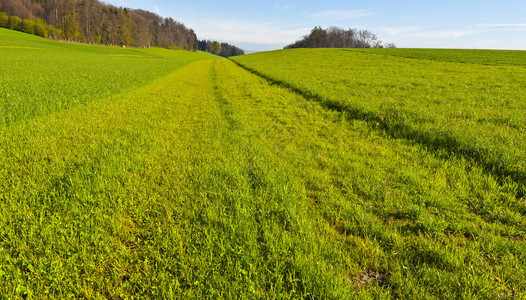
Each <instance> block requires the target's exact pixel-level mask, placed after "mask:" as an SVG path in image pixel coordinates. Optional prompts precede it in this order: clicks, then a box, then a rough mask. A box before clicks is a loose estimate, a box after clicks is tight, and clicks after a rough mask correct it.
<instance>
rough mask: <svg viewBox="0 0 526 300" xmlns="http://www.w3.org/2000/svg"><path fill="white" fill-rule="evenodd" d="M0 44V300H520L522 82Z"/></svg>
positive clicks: (38, 43)
mask: <svg viewBox="0 0 526 300" xmlns="http://www.w3.org/2000/svg"><path fill="white" fill-rule="evenodd" d="M0 37H1V38H0V61H1V64H2V66H5V70H6V72H2V74H1V75H0V76H1V77H0V83H1V84H0V103H1V106H0V107H1V108H2V110H1V111H0V120H4V121H2V122H1V123H0V282H2V283H3V284H1V285H0V298H2V297H5V298H16V297H20V298H24V297H28V298H134V297H136V298H145V297H146V298H199V299H200V298H280V299H281V298H285V299H288V298H314V299H318V298H323V299H326V298H329V299H356V298H362V299H370V298H376V299H390V298H407V299H434V298H437V299H443V298H448V299H449V298H475V299H476V298H481V299H485V298H486V299H497V298H503V299H512V298H521V297H524V296H525V291H526V286H525V282H526V268H525V266H524V263H523V262H524V261H525V259H526V257H525V255H526V254H525V253H526V251H525V250H526V243H525V241H524V237H525V235H526V234H525V231H524V229H525V224H526V223H525V220H526V218H525V216H524V211H525V204H524V203H525V202H524V200H525V199H524V196H523V191H524V182H522V181H521V179H522V178H523V177H521V176H523V175H521V174H523V173H521V172H522V168H523V167H526V166H524V165H521V168H519V167H518V165H517V167H516V168H515V166H514V165H513V163H517V164H518V163H521V162H520V157H521V155H522V151H523V150H522V149H523V148H522V147H521V145H522V144H520V143H523V141H519V139H521V138H524V130H522V129H521V128H522V127H520V126H523V125H526V124H524V123H523V121H524V117H523V114H522V113H521V112H522V111H523V110H524V109H525V106H524V101H523V100H524V87H523V86H522V85H521V83H522V82H523V81H522V80H521V78H522V77H521V76H524V75H523V74H524V72H523V70H524V68H523V67H522V66H514V65H510V64H502V65H496V66H487V65H480V64H459V63H454V62H445V61H443V60H435V59H430V57H429V56H431V55H430V54H426V53H425V52H426V51H424V50H422V53H424V54H422V55H423V56H425V59H408V58H404V57H396V56H393V55H383V54H382V55H378V53H364V52H359V51H348V50H326V49H325V50H288V51H278V52H268V53H262V54H253V55H248V56H243V57H239V58H236V59H235V62H236V63H234V62H233V61H231V60H227V59H216V57H213V56H210V55H207V54H204V53H190V52H184V51H169V50H164V49H145V50H140V49H121V48H106V47H95V46H87V45H78V44H67V43H58V42H53V41H48V40H42V39H38V38H35V37H33V36H29V35H23V34H20V33H16V32H11V31H6V30H0ZM496 53H498V52H496ZM490 55H491V56H492V57H494V56H498V55H497V54H495V53H493V52H491V54H490ZM488 59H489V58H488ZM238 64H240V65H242V66H243V67H240V66H239V65H238ZM247 69H249V70H250V71H248V70H247ZM499 72H500V73H499ZM491 99H493V101H491ZM497 103H500V105H498V104H497ZM419 108H420V109H419ZM466 108H468V109H469V110H465V109H466ZM482 111H484V112H485V114H482ZM475 115H476V117H475ZM491 115H493V116H496V117H499V118H505V120H506V122H498V121H495V119H496V118H493V117H491ZM448 119H451V120H454V122H450V123H448V121H447V120H448ZM515 123H517V124H518V125H520V126H515V127H514V126H513V124H515ZM477 124H478V125H479V126H476V125H477ZM504 127H506V128H507V129H506V130H507V131H505V129H504ZM407 132H408V133H407ZM506 132H507V133H506ZM416 133H417V134H416ZM413 134H416V135H413ZM521 134H522V135H521ZM446 138H447V139H446ZM496 138H498V139H499V140H498V141H499V142H495V140H496ZM444 139H445V140H447V141H449V142H450V143H452V144H447V143H446V144H442V142H443V140H444ZM513 139H516V141H514V143H517V144H514V143H511V142H512V140H513ZM470 143H474V144H473V145H472V146H470V145H471V144H470ZM500 143H505V146H501V145H499V144H500ZM450 145H455V147H457V148H456V149H458V150H455V148H451V146H450ZM479 146H480V147H483V146H485V147H491V148H492V149H493V150H492V151H488V152H482V153H481V155H480V157H479V156H476V155H472V153H471V152H469V151H468V150H469V149H471V148H469V147H479ZM487 157H489V158H487ZM501 157H507V158H508V160H506V161H503V164H502V167H501V166H498V167H497V168H496V169H492V168H490V167H489V166H490V163H491V162H492V161H493V160H495V159H497V158H501Z"/></svg>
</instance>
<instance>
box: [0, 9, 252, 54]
mask: <svg viewBox="0 0 526 300" xmlns="http://www.w3.org/2000/svg"><path fill="white" fill-rule="evenodd" d="M0 12H4V13H0V26H2V27H6V28H10V29H15V30H20V31H24V32H27V33H31V34H36V35H40V36H43V37H49V38H54V39H61V40H68V41H77V42H84V43H90V44H103V45H122V46H132V47H164V48H172V49H184V50H190V51H196V50H198V46H199V41H198V39H197V35H196V34H195V32H194V31H193V30H192V29H190V28H187V27H186V26H185V25H184V24H182V23H179V22H177V21H175V20H174V19H172V18H163V17H161V16H159V15H157V14H155V13H152V12H149V11H145V10H142V9H128V8H122V7H115V6H113V5H110V4H106V3H103V2H101V1H98V0H0ZM4 23H5V24H4ZM232 49H235V50H232ZM214 50H215V49H214ZM239 50H240V49H238V48H236V47H234V46H231V45H228V44H220V51H219V52H218V53H215V52H217V51H214V54H218V55H222V54H225V55H226V54H227V53H237V52H239ZM203 51H208V52H212V49H210V50H208V48H207V49H206V50H203ZM241 52H242V50H241Z"/></svg>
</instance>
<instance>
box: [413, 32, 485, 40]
mask: <svg viewBox="0 0 526 300" xmlns="http://www.w3.org/2000/svg"><path fill="white" fill-rule="evenodd" d="M479 32H480V31H478V30H445V31H428V32H418V33H412V34H408V35H407V36H408V37H413V38H426V39H448V38H460V37H463V36H467V35H472V34H476V33H479Z"/></svg>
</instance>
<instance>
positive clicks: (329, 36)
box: [285, 26, 396, 49]
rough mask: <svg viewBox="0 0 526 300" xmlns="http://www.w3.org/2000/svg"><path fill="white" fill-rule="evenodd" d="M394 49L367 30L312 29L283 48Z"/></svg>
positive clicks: (391, 45) (392, 45) (393, 45)
mask: <svg viewBox="0 0 526 300" xmlns="http://www.w3.org/2000/svg"><path fill="white" fill-rule="evenodd" d="M384 47H386V48H395V47H396V46H395V44H392V43H390V44H385V45H384V44H382V41H380V40H378V37H377V36H376V35H375V34H374V33H372V32H370V31H367V30H358V29H353V28H350V29H347V30H346V29H343V28H339V27H334V26H333V27H329V28H327V29H323V28H321V27H319V26H317V27H314V29H312V30H311V32H310V34H307V35H305V36H303V38H301V39H300V40H298V41H296V42H294V43H292V44H290V45H287V46H285V49H292V48H384Z"/></svg>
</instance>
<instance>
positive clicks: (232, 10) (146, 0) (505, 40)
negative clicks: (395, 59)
mask: <svg viewBox="0 0 526 300" xmlns="http://www.w3.org/2000/svg"><path fill="white" fill-rule="evenodd" d="M104 2H107V3H110V4H114V5H117V6H123V7H131V8H142V9H145V10H149V11H152V12H157V13H158V14H160V15H161V16H164V17H173V18H174V19H175V20H177V21H179V22H182V23H184V24H185V25H187V26H188V27H190V28H192V29H194V30H195V31H196V33H197V35H198V37H199V38H200V39H203V38H204V39H214V40H219V41H224V42H228V43H232V44H234V45H236V46H239V47H241V48H243V49H245V50H248V51H264V50H272V49H280V48H282V47H283V46H285V45H286V44H289V43H291V42H293V41H295V40H297V39H299V38H300V37H301V36H303V35H305V34H307V33H309V31H310V29H312V28H313V27H314V26H322V27H328V26H331V25H334V26H339V27H343V28H359V29H367V30H369V31H372V32H373V33H375V34H376V35H377V36H378V37H379V38H380V39H381V40H382V41H383V42H394V43H395V44H396V45H397V46H398V47H404V48H405V47H408V48H481V49H520V50H526V0H501V1H495V0H492V1H489V0H478V1H474V0H440V1H426V0H421V1H406V0H399V1H386V0H362V1H353V0H351V1H329V0H325V1H324V0H322V1H311V0H308V1H296V0H282V1H277V0H276V1H272V0H267V1H237V0H235V1H221V0H216V1H211V0H210V1H205V0H193V1H192V0H185V1H174V0H104Z"/></svg>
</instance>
